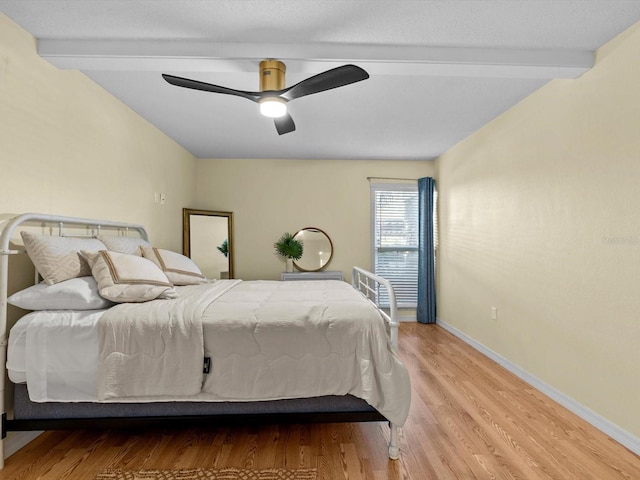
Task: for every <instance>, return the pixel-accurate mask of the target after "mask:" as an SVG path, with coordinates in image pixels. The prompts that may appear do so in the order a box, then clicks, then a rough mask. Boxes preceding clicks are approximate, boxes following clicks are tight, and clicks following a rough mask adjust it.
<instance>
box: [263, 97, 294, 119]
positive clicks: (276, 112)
mask: <svg viewBox="0 0 640 480" xmlns="http://www.w3.org/2000/svg"><path fill="white" fill-rule="evenodd" d="M259 103H260V113H261V114H262V115H264V116H265V117H271V118H278V117H282V116H283V115H285V114H286V113H287V103H286V102H285V101H284V100H282V99H281V98H278V97H267V98H263V99H262V100H260V102H259Z"/></svg>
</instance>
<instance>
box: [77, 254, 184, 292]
mask: <svg viewBox="0 0 640 480" xmlns="http://www.w3.org/2000/svg"><path fill="white" fill-rule="evenodd" d="M82 255H83V256H84V257H85V258H86V259H87V262H89V265H90V266H91V273H92V274H93V277H94V278H95V279H96V281H97V282H98V291H99V292H100V295H102V296H103V297H104V298H107V299H109V300H111V301H112V302H116V303H127V302H147V301H149V300H154V299H156V298H176V297H177V296H178V294H177V293H176V291H175V289H174V288H173V285H172V283H171V282H170V281H169V279H168V278H167V276H166V275H165V274H164V273H162V270H160V269H159V268H158V267H157V266H156V264H155V263H153V262H152V261H151V260H147V259H146V258H142V257H138V256H136V255H127V254H125V253H118V252H109V251H107V250H101V251H99V252H86V251H83V252H82Z"/></svg>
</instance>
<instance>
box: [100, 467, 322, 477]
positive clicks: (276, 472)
mask: <svg viewBox="0 0 640 480" xmlns="http://www.w3.org/2000/svg"><path fill="white" fill-rule="evenodd" d="M316 475H317V471H316V469H315V468H302V469H296V470H290V469H285V468H271V469H267V470H247V469H238V468H222V469H210V468H190V469H182V470H102V471H101V472H100V473H99V474H98V476H97V477H96V478H95V480H315V479H316Z"/></svg>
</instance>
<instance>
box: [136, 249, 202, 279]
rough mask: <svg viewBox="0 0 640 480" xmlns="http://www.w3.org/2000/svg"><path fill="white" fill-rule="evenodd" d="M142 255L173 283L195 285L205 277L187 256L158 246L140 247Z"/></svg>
mask: <svg viewBox="0 0 640 480" xmlns="http://www.w3.org/2000/svg"><path fill="white" fill-rule="evenodd" d="M141 250H142V256H144V258H148V259H149V260H151V261H152V262H153V263H155V264H156V265H157V266H158V267H160V269H161V270H162V271H163V272H164V273H165V275H166V276H167V278H168V279H169V280H171V282H173V284H174V285H196V284H198V283H205V282H206V281H207V279H206V278H205V276H204V275H202V272H201V271H200V269H199V268H198V266H197V265H196V264H195V263H193V260H191V259H190V258H189V257H185V256H184V255H181V254H179V253H176V252H172V251H171V250H162V249H160V248H155V247H154V248H145V247H143V248H142V249H141Z"/></svg>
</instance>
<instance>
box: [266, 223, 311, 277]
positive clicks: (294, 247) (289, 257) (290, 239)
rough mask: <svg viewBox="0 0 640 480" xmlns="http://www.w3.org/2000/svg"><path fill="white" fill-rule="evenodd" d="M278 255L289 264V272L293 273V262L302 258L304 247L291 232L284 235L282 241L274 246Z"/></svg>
mask: <svg viewBox="0 0 640 480" xmlns="http://www.w3.org/2000/svg"><path fill="white" fill-rule="evenodd" d="M273 247H274V248H275V249H276V253H277V254H278V255H279V256H281V257H282V258H284V259H285V260H286V262H287V272H293V261H294V260H300V258H302V252H303V250H304V246H303V245H302V242H301V241H300V240H296V239H295V238H294V236H293V235H291V234H290V233H289V232H285V233H283V234H282V236H281V237H280V239H279V240H278V241H277V242H276V243H274V244H273Z"/></svg>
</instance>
